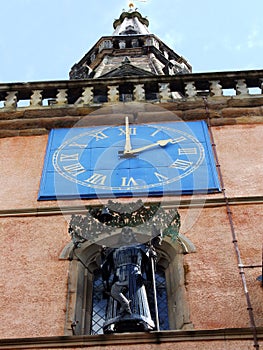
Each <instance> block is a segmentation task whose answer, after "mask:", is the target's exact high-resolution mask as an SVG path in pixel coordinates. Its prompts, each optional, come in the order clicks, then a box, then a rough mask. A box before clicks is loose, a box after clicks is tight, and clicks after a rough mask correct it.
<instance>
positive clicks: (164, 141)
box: [124, 139, 175, 155]
mask: <svg viewBox="0 0 263 350" xmlns="http://www.w3.org/2000/svg"><path fill="white" fill-rule="evenodd" d="M168 143H175V140H174V139H167V140H159V141H156V142H155V143H151V144H150V145H146V146H143V147H139V148H134V149H132V150H130V151H129V152H127V153H126V154H135V153H139V152H142V151H145V150H147V149H150V148H153V147H156V146H161V147H165V146H166V145H167V144H168ZM124 155H125V152H124Z"/></svg>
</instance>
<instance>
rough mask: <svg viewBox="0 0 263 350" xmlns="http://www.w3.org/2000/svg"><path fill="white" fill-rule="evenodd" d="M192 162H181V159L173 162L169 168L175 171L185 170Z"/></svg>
mask: <svg viewBox="0 0 263 350" xmlns="http://www.w3.org/2000/svg"><path fill="white" fill-rule="evenodd" d="M192 164H193V162H189V161H187V160H182V159H176V161H175V162H173V164H172V165H170V168H175V169H181V170H187V169H188V168H190V167H191V166H192Z"/></svg>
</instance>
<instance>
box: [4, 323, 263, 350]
mask: <svg viewBox="0 0 263 350" xmlns="http://www.w3.org/2000/svg"><path fill="white" fill-rule="evenodd" d="M255 331H256V334H257V339H258V340H263V328H257V329H256V330H255ZM254 335H255V333H254V332H253V331H252V329H250V328H227V329H214V330H188V331H161V332H150V333H123V334H112V335H95V336H58V337H42V338H35V337H34V338H14V339H2V340H0V349H1V350H7V349H12V350H16V349H51V348H52V349H60V348H63V349H65V348H72V349H73V348H74V349H77V348H84V347H85V348H86V347H87V348H88V347H95V346H103V347H108V348H109V349H110V348H112V349H116V347H117V346H118V345H133V344H162V343H184V342H193V341H203V342H213V341H217V342H218V341H222V342H224V344H225V343H226V342H231V341H235V342H240V343H242V341H251V348H252V346H253V339H254Z"/></svg>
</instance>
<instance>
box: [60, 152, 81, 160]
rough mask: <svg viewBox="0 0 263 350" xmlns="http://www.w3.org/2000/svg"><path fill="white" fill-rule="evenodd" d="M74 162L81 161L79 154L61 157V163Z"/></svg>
mask: <svg viewBox="0 0 263 350" xmlns="http://www.w3.org/2000/svg"><path fill="white" fill-rule="evenodd" d="M72 160H76V161H78V160H79V154H78V153H75V154H61V155H60V161H61V162H65V161H72Z"/></svg>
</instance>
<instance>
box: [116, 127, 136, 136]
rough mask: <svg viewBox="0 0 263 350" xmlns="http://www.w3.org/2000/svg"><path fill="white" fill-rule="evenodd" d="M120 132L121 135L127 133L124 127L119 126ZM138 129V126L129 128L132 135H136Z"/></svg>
mask: <svg viewBox="0 0 263 350" xmlns="http://www.w3.org/2000/svg"><path fill="white" fill-rule="evenodd" d="M119 130H120V133H119V136H122V135H126V131H125V129H124V128H119ZM136 133H137V129H136V128H129V134H130V135H136Z"/></svg>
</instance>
